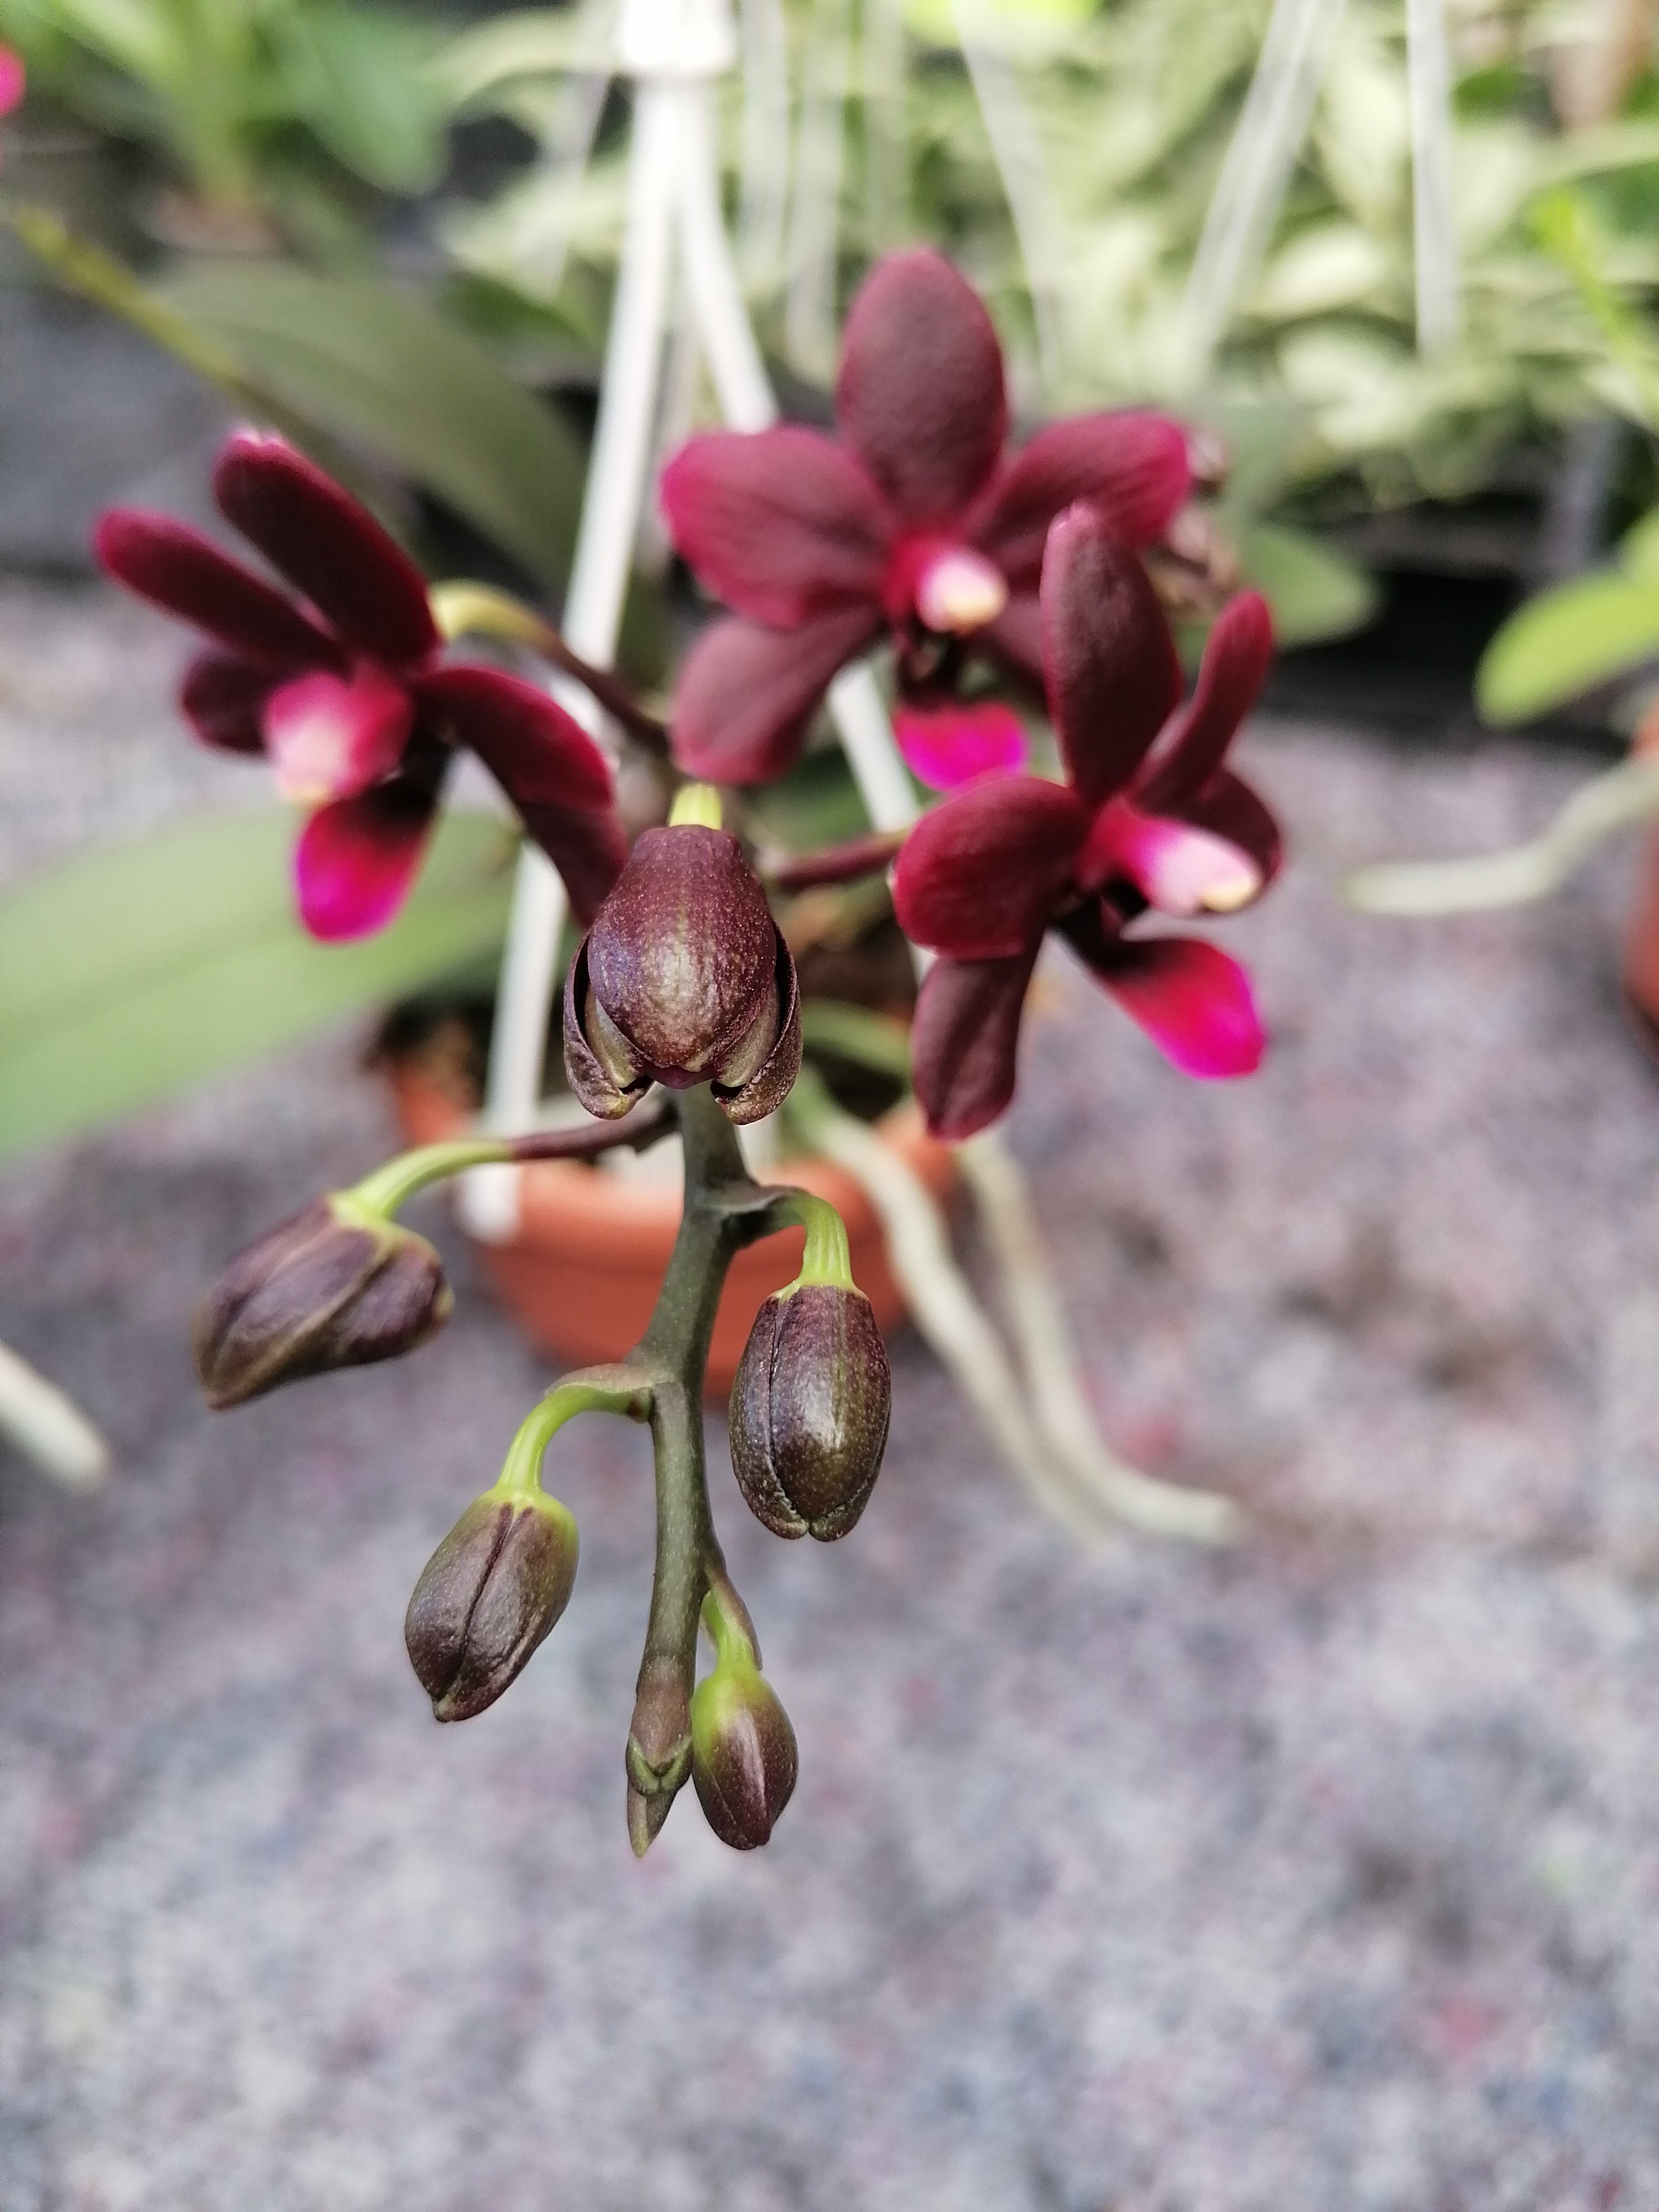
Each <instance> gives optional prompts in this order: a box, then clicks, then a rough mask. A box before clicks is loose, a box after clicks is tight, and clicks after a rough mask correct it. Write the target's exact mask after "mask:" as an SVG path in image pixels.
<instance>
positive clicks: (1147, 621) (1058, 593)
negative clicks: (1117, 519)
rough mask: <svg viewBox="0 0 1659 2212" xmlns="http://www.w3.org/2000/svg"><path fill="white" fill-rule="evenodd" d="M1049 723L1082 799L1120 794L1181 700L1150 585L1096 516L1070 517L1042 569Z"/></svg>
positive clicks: (1165, 626)
mask: <svg viewBox="0 0 1659 2212" xmlns="http://www.w3.org/2000/svg"><path fill="white" fill-rule="evenodd" d="M1042 668H1043V674H1044V677H1045V679H1046V681H1047V684H1048V714H1049V718H1050V720H1052V721H1053V723H1054V734H1055V736H1056V737H1057V738H1059V740H1060V753H1061V756H1062V757H1063V758H1064V760H1065V763H1066V769H1067V770H1068V771H1069V773H1070V775H1071V778H1072V781H1073V783H1074V784H1075V785H1076V787H1077V790H1078V793H1079V796H1080V797H1081V798H1082V799H1085V801H1086V802H1087V804H1088V805H1090V806H1091V807H1092V806H1097V805H1099V804H1100V802H1101V800H1102V799H1106V798H1108V797H1109V796H1110V794H1111V793H1113V792H1115V791H1118V790H1121V788H1122V787H1123V786H1124V785H1125V784H1126V783H1127V781H1129V778H1130V777H1131V776H1132V775H1133V774H1134V771H1135V769H1137V768H1138V767H1139V764H1140V762H1141V760H1142V759H1143V758H1144V757H1145V755H1146V749H1147V747H1148V746H1149V745H1150V744H1152V740H1153V738H1156V737H1157V735H1158V732H1159V731H1160V730H1161V729H1162V728H1163V726H1164V723H1165V721H1167V720H1168V719H1169V715H1170V709H1171V708H1173V707H1174V706H1175V704H1176V702H1177V701H1178V700H1179V698H1180V696H1181V663H1180V662H1179V661H1178V660H1177V659H1176V649H1175V641H1174V639H1173V638H1172V637H1171V636H1170V625H1169V623H1167V622H1166V621H1165V620H1164V610H1163V609H1162V608H1161V607H1160V606H1159V605H1158V595H1157V593H1156V592H1154V591H1153V589H1152V581H1151V579H1150V578H1149V577H1148V576H1147V574H1146V570H1145V568H1142V567H1141V565H1140V562H1139V560H1138V559H1137V558H1136V556H1134V554H1133V553H1132V552H1131V551H1130V550H1129V549H1128V548H1127V546H1125V545H1121V544H1119V543H1118V541H1117V540H1116V539H1115V538H1114V537H1113V536H1112V534H1111V532H1110V531H1109V529H1108V527H1107V526H1106V524H1105V523H1104V521H1103V520H1102V518H1101V517H1100V515H1099V514H1097V513H1096V511H1095V509H1094V508H1093V507H1090V506H1088V505H1087V504H1086V503H1085V502H1084V501H1079V502H1078V504H1077V505H1076V506H1075V507H1067V508H1066V512H1065V513H1064V514H1062V515H1061V516H1060V520H1059V521H1058V522H1056V523H1055V525H1054V528H1053V530H1052V531H1050V532H1049V534H1048V553H1047V555H1046V556H1045V557H1044V559H1043V563H1042Z"/></svg>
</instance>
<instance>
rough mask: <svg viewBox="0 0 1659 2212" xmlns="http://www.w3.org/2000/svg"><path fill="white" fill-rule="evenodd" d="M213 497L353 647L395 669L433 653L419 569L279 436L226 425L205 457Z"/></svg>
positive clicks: (434, 637)
mask: <svg viewBox="0 0 1659 2212" xmlns="http://www.w3.org/2000/svg"><path fill="white" fill-rule="evenodd" d="M213 496H214V499H215V500H216V502H217V504H218V508H219V512H220V513H221V514H222V515H223V516H224V518H225V520H226V521H227V522H230V523H234V525H235V526H236V528H237V529H238V530H240V532H241V533H242V535H243V537H244V538H249V539H251V540H252V543H253V544H255V545H257V546H258V549H259V550H260V551H261V552H262V553H263V554H264V556H265V558H266V560H268V561H269V562H271V564H272V565H273V567H275V568H279V569H280V570H281V571H282V573H283V575H284V576H286V577H287V578H288V580H289V583H291V584H293V585H295V586H296V587H297V588H298V589H299V590H300V591H301V592H304V593H305V595H306V597H307V599H309V600H310V601H311V604H312V605H313V606H314V607H315V608H316V609H317V611H318V612H319V614H321V615H322V616H324V617H325V619H326V620H327V621H328V622H330V623H332V624H333V626H334V628H335V629H337V630H338V631H339V633H340V635H341V636H342V637H343V638H344V639H345V640H346V641H347V642H348V643H349V644H350V645H354V646H356V647H357V649H358V650H359V651H360V652H362V653H369V654H371V655H372V656H373V657H374V659H376V660H383V661H385V662H386V663H387V665H389V666H391V667H393V668H398V667H406V666H408V665H410V663H411V662H414V661H420V660H424V659H427V658H428V655H429V654H431V653H435V652H436V651H437V649H438V633H437V630H436V629H435V626H434V624H433V620H432V610H431V608H430V607H429V606H428V604H427V596H426V580H425V579H424V578H423V577H422V574H421V572H420V570H419V569H418V568H416V566H415V564H414V562H412V561H411V560H410V558H409V556H408V555H407V554H406V553H405V552H404V551H403V550H402V548H401V547H400V546H398V545H397V544H394V543H393V541H392V539H391V538H389V537H388V536H387V535H386V532H385V531H384V530H382V529H381V527H380V524H379V523H378V522H376V521H375V520H374V516H373V515H372V514H370V513H368V512H367V510H366V509H365V508H363V507H359V506H358V504H357V502H356V500H355V499H353V498H351V497H350V496H349V494H348V493H346V492H343V491H342V490H341V489H340V487H339V485H338V484H337V483H335V481H334V479H333V477H328V476H325V475H324V473H323V471H321V470H320V469H319V468H318V467H317V466H316V465H315V464H314V462H312V461H308V460H307V459H306V458H305V456H304V454H303V453H296V452H295V449H294V447H292V446H290V445H289V442H288V441H287V440H286V439H285V438H279V437H277V436H276V434H275V433H274V432H272V431H269V430H234V431H233V432H232V433H231V435H230V436H229V437H228V438H227V439H226V441H225V442H224V444H223V446H222V447H221V448H220V452H219V459H218V460H217V462H216V464H215V465H214V471H213Z"/></svg>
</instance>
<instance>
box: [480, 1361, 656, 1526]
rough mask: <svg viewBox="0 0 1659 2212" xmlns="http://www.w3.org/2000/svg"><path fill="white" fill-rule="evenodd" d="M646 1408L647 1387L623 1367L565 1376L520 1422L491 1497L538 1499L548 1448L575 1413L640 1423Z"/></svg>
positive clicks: (648, 1391)
mask: <svg viewBox="0 0 1659 2212" xmlns="http://www.w3.org/2000/svg"><path fill="white" fill-rule="evenodd" d="M650 1409H651V1392H650V1389H649V1387H648V1385H647V1384H644V1383H641V1382H640V1380H639V1378H638V1377H637V1376H635V1375H632V1374H630V1373H629V1370H627V1369H626V1368H611V1369H604V1368H595V1369H592V1370H590V1371H589V1372H587V1373H586V1374H584V1375H572V1376H567V1377H566V1379H565V1380H564V1381H563V1382H562V1383H555V1385H554V1386H553V1388H552V1389H550V1391H549V1392H548V1394H547V1395H546V1396H545V1397H544V1399H543V1400H542V1401H541V1403H540V1404H539V1405H538V1406H537V1407H534V1408H533V1409H532V1412H531V1413H529V1414H528V1415H526V1419H524V1420H523V1422H521V1423H520V1428H519V1432H518V1434H517V1435H516V1436H515V1437H513V1442H512V1443H511V1444H510V1445H508V1447H507V1459H506V1462H505V1463H504V1464H503V1466H502V1468H501V1474H500V1475H499V1476H498V1477H497V1479H496V1481H495V1486H494V1488H493V1490H492V1491H491V1492H490V1493H489V1494H490V1495H491V1496H492V1497H496V1498H506V1499H517V1498H535V1497H538V1495H539V1494H540V1492H541V1487H542V1462H543V1460H544V1458H545V1456H546V1455H547V1448H548V1446H549V1444H550V1443H552V1441H553V1439H554V1437H556V1435H557V1434H558V1432H559V1431H560V1430H561V1429H562V1427H563V1426H564V1425H565V1423H566V1422H567V1421H568V1420H572V1419H574V1417H575V1416H576V1415H577V1414H578V1413H623V1414H626V1415H627V1417H628V1419H629V1420H633V1421H642V1420H644V1419H646V1417H647V1414H648V1413H649V1412H650Z"/></svg>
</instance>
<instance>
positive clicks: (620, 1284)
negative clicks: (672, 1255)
mask: <svg viewBox="0 0 1659 2212" xmlns="http://www.w3.org/2000/svg"><path fill="white" fill-rule="evenodd" d="M387 1074H388V1078H389V1080H390V1083H391V1086H392V1101H393V1104H394V1106H395V1108H396V1110H397V1115H398V1124H399V1126H400V1127H401V1128H402V1130H403V1132H404V1136H405V1137H406V1138H407V1139H409V1141H410V1143H411V1144H416V1145H429V1144H433V1143H435V1142H437V1141H438V1140H439V1139H442V1138H445V1137H453V1136H454V1135H456V1134H457V1133H459V1130H460V1128H461V1127H462V1126H463V1124H464V1122H465V1115H464V1114H463V1112H462V1110H461V1109H460V1107H459V1105H457V1103H455V1101H454V1100H453V1098H451V1097H447V1095H446V1094H445V1093H444V1092H443V1091H441V1090H440V1089H438V1087H437V1086H436V1085H435V1084H433V1083H432V1082H431V1080H430V1079H429V1078H428V1077H427V1076H426V1075H424V1074H423V1073H422V1071H421V1069H420V1068H419V1067H418V1066H416V1065H415V1064H414V1063H412V1062H410V1061H407V1060H404V1061H397V1062H393V1063H392V1066H390V1067H389V1068H388V1070H387ZM878 1126H879V1129H880V1133H881V1134H882V1136H883V1138H884V1139H885V1141H886V1142H887V1143H889V1144H890V1145H892V1146H894V1147H895V1148H896V1150H897V1151H898V1152H900V1153H901V1154H902V1157H903V1158H905V1159H907V1160H908V1162H909V1164H910V1165H911V1166H912V1167H913V1168H914V1169H915V1171H916V1173H917V1174H918V1175H919V1176H921V1180H922V1181H923V1182H925V1183H926V1184H927V1188H928V1189H929V1190H930V1191H932V1193H933V1195H934V1197H935V1198H938V1199H943V1198H944V1197H945V1195H946V1194H947V1193H948V1191H949V1190H950V1188H951V1182H952V1181H953V1179H954V1175H955V1170H954V1166H953V1164H952V1161H951V1153H950V1150H949V1148H948V1146H944V1145H941V1144H939V1143H936V1142H935V1141H934V1139H933V1138H931V1137H930V1136H928V1134H927V1131H926V1130H925V1129H924V1128H923V1127H922V1124H921V1115H920V1114H919V1113H918V1112H917V1110H916V1109H915V1106H914V1105H913V1104H907V1105H905V1106H902V1107H900V1108H899V1109H896V1111H895V1112H894V1113H892V1114H890V1115H888V1116H887V1117H886V1119H885V1120H884V1121H882V1122H881V1123H880V1124H879V1125H878ZM522 1175H523V1181H522V1183H521V1185H520V1231H519V1234H518V1235H517V1236H516V1237H513V1239H512V1240H511V1242H509V1243H505V1244H485V1243H477V1244H476V1245H475V1247H474V1249H475V1250H476V1251H477V1254H478V1256H479V1258H480V1259H481V1260H482V1261H483V1264H484V1267H485V1268H486V1269H487V1271H488V1272H489V1276H490V1279H491V1280H492V1281H493V1282H494V1284H495V1288H496V1290H497V1291H499V1292H500V1294H501V1297H502V1299H503V1300H504V1301H505V1303H506V1304H507V1306H508V1307H509V1308H510V1309H511V1310H512V1311H513V1314H514V1315H515V1316H516V1317H517V1319H518V1321H519V1322H520V1326H521V1327H522V1328H523V1329H524V1331H525V1333H526V1335H527V1336H528V1337H529V1338H530V1340H531V1341H532V1343H533V1344H537V1345H538V1346H540V1347H541V1348H542V1350H543V1351H544V1352H551V1353H552V1354H553V1355H554V1356H555V1358H558V1359H561V1360H563V1361H567V1362H569V1363H572V1364H576V1365H578V1366H584V1367H585V1366H588V1365H590V1364H592V1363H593V1362H595V1361H599V1360H606V1359H620V1358H622V1357H623V1354H624V1353H626V1352H630V1351H631V1350H632V1349H633V1347H634V1346H635V1345H636V1344H637V1343H638V1342H639V1340H640V1339H641V1336H642V1335H643V1334H645V1326H646V1323H647V1321H648V1320H649V1319H650V1317H651V1310H652V1308H653V1306H654V1305H655V1304H656V1302H657V1292H658V1291H659V1289H660V1288H661V1287H662V1278H663V1271H664V1269H665V1267H667V1265H668V1255H669V1252H670V1249H671V1247H672V1245H673V1242H674V1234H675V1231H676V1230H677V1229H678V1226H679V1218H680V1199H679V1192H678V1189H677V1188H674V1187H673V1186H672V1185H670V1186H668V1187H666V1188H665V1187H663V1186H661V1185H659V1184H656V1183H647V1182H625V1181H623V1180H622V1179H621V1178H620V1177H618V1176H611V1175H606V1174H605V1173H604V1172H603V1170H599V1169H597V1168H592V1167H587V1166H584V1165H582V1164H579V1163H576V1162H574V1161H569V1160H538V1161H537V1162H536V1163H535V1164H533V1165H532V1166H530V1167H527V1168H526V1169H524V1170H522ZM766 1180H767V1181H768V1182H780V1183H794V1184H797V1185H799V1188H802V1189H803V1190H810V1191H811V1192H813V1193H814V1194H816V1195H817V1197H819V1198H827V1199H828V1200H829V1202H830V1204H831V1205H832V1206H835V1207H836V1210H837V1212H839V1213H840V1215H841V1217H842V1220H843V1221H844V1222H845V1223H846V1224H847V1238H848V1245H849V1246H850V1248H851V1251H852V1258H853V1275H854V1280H855V1281H856V1282H857V1284H858V1285H859V1288H860V1290H861V1291H864V1293H865V1295H866V1297H868V1299H869V1300H870V1303H871V1304H872V1306H873V1307H874V1308H875V1310H876V1319H877V1320H878V1322H879V1323H880V1324H881V1327H882V1329H883V1330H884V1332H887V1331H890V1330H891V1329H893V1328H896V1326H897V1324H898V1323H899V1322H901V1321H902V1319H903V1318H904V1300H903V1298H902V1297H901V1296H900V1294H899V1290H898V1285H896V1283H895V1282H894V1280H893V1277H892V1272H891V1270H890V1267H888V1264H887V1250H886V1245H885V1243H884V1239H883V1237H882V1234H881V1229H880V1225H879V1224H878V1221H877V1218H876V1215H875V1211H874V1209H873V1207H872V1206H871V1204H870V1201H869V1200H868V1199H867V1198H866V1196H865V1194H864V1190H863V1188H862V1186H861V1185H860V1184H858V1183H856V1182H854V1181H853V1179H852V1177H851V1176H849V1175H848V1174H847V1173H846V1172H845V1171H844V1170H842V1169H841V1168H838V1167H836V1166H835V1165H833V1164H831V1163H830V1162H829V1161H828V1160H822V1159H804V1160H781V1161H780V1162H779V1163H778V1164H777V1166H776V1167H775V1168H773V1169H769V1170H767V1173H766ZM802 1243H803V1234H802V1231H799V1229H792V1230H788V1231H785V1232H784V1233H783V1234H781V1235H780V1236H777V1237H767V1238H766V1239H765V1240H764V1242H763V1243H759V1244H752V1245H750V1247H749V1248H748V1249H746V1250H744V1251H742V1252H739V1253H738V1256H737V1258H736V1259H735V1260H734V1261H732V1267H731V1272H730V1273H728V1275H727V1276H726V1289H725V1291H724V1293H723V1294H722V1296H721V1298H720V1311H719V1313H718V1314H717V1315H716V1316H715V1320H714V1340H713V1341H712V1343H711V1344H710V1346H709V1351H708V1393H709V1395H710V1396H711V1397H713V1396H715V1395H720V1396H724V1395H725V1394H726V1392H727V1391H729V1390H730V1389H731V1387H732V1377H733V1376H735V1375H736V1373H737V1371H738V1361H739V1359H741V1358H742V1357H743V1347H744V1345H745V1343H747V1341H748V1339H749V1330H750V1324H751V1323H752V1322H753V1321H754V1318H755V1315H756V1313H757V1310H759V1307H760V1304H761V1301H762V1300H763V1298H766V1297H770V1295H771V1293H772V1292H773V1291H778V1290H781V1289H782V1288H783V1285H785V1284H786V1283H788V1282H792V1281H793V1279H794V1278H795V1276H796V1274H797V1273H799V1268H800V1255H801V1246H802Z"/></svg>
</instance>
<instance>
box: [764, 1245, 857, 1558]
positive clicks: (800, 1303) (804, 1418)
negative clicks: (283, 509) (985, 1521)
mask: <svg viewBox="0 0 1659 2212" xmlns="http://www.w3.org/2000/svg"><path fill="white" fill-rule="evenodd" d="M892 1403H893V1378H892V1373H891V1370H890V1368H889V1367H888V1364H887V1352H886V1349H885V1347H884V1345H883V1343H882V1340H881V1331H880V1330H879V1329H878V1328H877V1326H876V1317H875V1315H874V1313H873V1312H872V1310H871V1305H870V1301H869V1299H868V1298H866V1297H865V1295H864V1293H863V1291H858V1290H854V1289H851V1288H842V1286H841V1285H838V1284H835V1283H803V1284H802V1285H800V1286H799V1288H798V1289H794V1290H789V1291H778V1292H777V1293H776V1294H775V1296H773V1297H769V1298H768V1300H767V1301H766V1303H765V1304H764V1305H763V1307H762V1308H761V1310H760V1311H759V1312H758V1313H757V1315H756V1316H755V1325H754V1327H753V1328H752V1329H751V1330H750V1333H749V1341H748V1343H747V1344H746V1345H745V1346H744V1353H743V1360H742V1364H740V1365H739V1367H738V1377H737V1381H736V1382H735V1383H733V1384H732V1413H731V1421H732V1471H733V1472H734V1473H735V1474H736V1475H737V1478H738V1488H739V1489H740V1490H741V1491H742V1492H743V1494H744V1498H746V1499H747V1500H748V1502H749V1506H750V1510H751V1512H753V1513H754V1515H755V1516H756V1517H757V1519H758V1520H761V1521H763V1522H765V1523H766V1526H767V1527H768V1528H770V1529H772V1530H773V1531H774V1532H775V1534H777V1535H780V1536H816V1537H817V1538H818V1539H819V1541H821V1542H823V1543H830V1542H833V1541H834V1540H835V1539H836V1537H837V1536H844V1535H845V1534H847V1532H848V1529H849V1528H851V1527H852V1526H853V1524H854V1522H855V1521H856V1520H857V1519H858V1517H859V1516H860V1513H862V1512H863V1510H864V1508H865V1505H866V1503H867V1501H868V1499H869V1496H870V1492H872V1490H873V1489H874V1487H875V1483H876V1477H877V1475H878V1474H879V1473H880V1472H881V1455H882V1453H883V1451H884V1449H885V1447H886V1443H887V1422H888V1417H889V1415H890V1413H891V1411H892Z"/></svg>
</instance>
